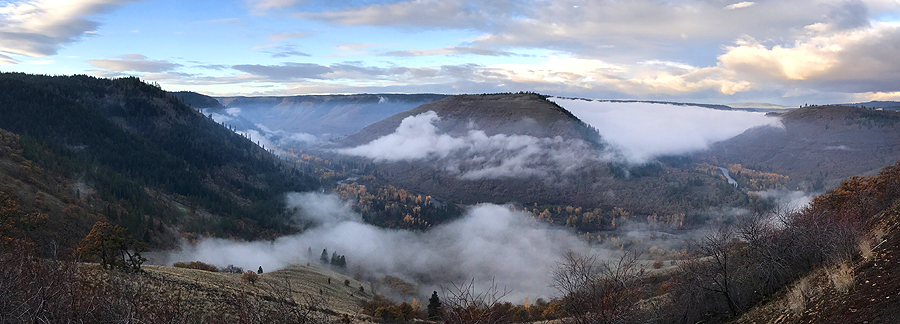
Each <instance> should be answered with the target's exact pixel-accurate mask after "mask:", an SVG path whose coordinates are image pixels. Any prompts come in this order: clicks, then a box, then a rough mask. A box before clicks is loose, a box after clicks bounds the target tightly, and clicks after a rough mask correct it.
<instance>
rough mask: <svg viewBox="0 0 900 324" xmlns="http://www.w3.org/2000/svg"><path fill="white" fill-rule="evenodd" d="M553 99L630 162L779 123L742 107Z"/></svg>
mask: <svg viewBox="0 0 900 324" xmlns="http://www.w3.org/2000/svg"><path fill="white" fill-rule="evenodd" d="M552 100H553V101H554V102H556V103H557V104H559V105H560V106H562V107H563V108H566V109H567V110H569V111H571V112H572V114H574V115H575V116H576V117H578V118H579V119H581V120H583V121H584V122H586V123H588V124H590V125H591V126H593V127H595V128H597V130H598V131H599V132H600V135H601V136H602V138H603V139H604V140H605V141H607V142H608V143H610V144H611V145H613V147H614V148H616V149H618V150H619V152H621V154H622V155H623V157H624V159H625V160H626V161H628V162H631V163H644V162H647V161H649V160H651V159H653V158H654V157H657V156H661V155H673V154H684V153H690V152H694V151H700V150H704V149H706V148H707V147H708V145H709V144H712V143H714V142H718V141H723V140H727V139H729V138H732V137H734V136H737V135H739V134H740V133H743V132H744V131H746V130H747V129H750V128H753V127H759V126H773V127H783V125H782V124H781V121H780V120H779V119H777V118H772V117H766V116H765V115H764V114H761V113H751V112H745V111H727V110H714V109H708V108H703V107H696V106H676V105H667V104H652V103H630V102H629V103H618V102H599V101H585V100H571V99H559V98H553V99H552Z"/></svg>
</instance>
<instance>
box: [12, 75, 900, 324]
mask: <svg viewBox="0 0 900 324" xmlns="http://www.w3.org/2000/svg"><path fill="white" fill-rule="evenodd" d="M0 79H2V80H0V81H3V82H4V83H2V84H0V86H2V87H5V88H4V89H8V90H9V91H5V92H4V94H5V96H6V97H5V100H6V102H14V103H16V104H15V105H10V106H7V108H6V109H5V110H3V113H4V115H2V116H0V117H2V118H0V121H2V122H3V123H2V125H0V127H2V128H3V129H4V130H5V131H3V132H0V135H2V139H3V141H4V142H3V143H4V145H5V146H4V155H3V161H5V162H4V164H3V170H4V173H3V176H4V179H5V182H4V183H5V184H4V187H3V191H2V193H3V195H4V196H3V199H4V200H3V201H4V203H5V205H4V206H5V207H4V208H6V209H5V210H7V211H8V213H7V214H9V215H15V217H11V218H10V217H8V218H6V219H7V221H6V222H5V223H4V224H5V225H4V226H5V227H3V228H4V232H3V235H4V238H5V239H6V240H7V242H10V244H12V245H9V246H10V248H8V249H13V247H14V248H15V249H22V251H31V252H28V253H34V255H39V256H41V257H44V258H48V259H52V260H56V259H65V258H67V257H68V256H70V255H71V256H74V258H75V259H76V260H78V261H79V262H89V263H86V264H91V263H90V262H98V264H99V265H98V268H97V269H96V271H107V270H104V269H120V270H108V271H120V272H121V276H124V277H121V278H125V279H121V280H124V281H123V282H126V283H132V282H138V281H134V280H147V281H142V282H145V284H147V285H152V286H154V287H168V288H159V289H161V290H160V291H165V292H166V293H165V294H177V291H179V289H182V288H174V287H182V286H183V285H187V282H191V281H193V282H195V284H197V285H202V286H203V287H207V288H203V289H204V290H202V291H208V292H209V295H196V296H195V297H192V298H198V299H197V300H204V302H209V303H213V304H217V305H221V304H222V303H226V302H224V301H223V300H227V298H251V299H252V298H261V299H259V300H261V301H260V303H263V304H259V305H264V304H265V305H269V306H260V307H263V308H259V309H256V310H248V309H246V308H238V309H234V310H233V311H228V312H223V313H222V316H225V317H223V318H232V319H233V318H240V316H243V315H240V314H244V313H241V312H249V313H255V314H268V315H266V316H282V315H283V314H289V313H279V312H281V311H280V310H279V309H281V308H279V307H287V306H284V305H289V307H294V308H289V309H294V310H296V309H303V310H312V312H311V313H306V314H319V315H321V316H322V318H328V317H329V316H337V317H341V316H343V315H341V314H347V316H350V315H351V314H350V313H347V312H351V313H352V312H353V310H354V309H357V311H356V312H357V313H355V315H353V316H354V317H353V318H354V320H359V321H378V320H388V319H390V318H400V317H408V319H413V318H425V319H428V318H429V316H431V315H427V314H426V311H427V309H426V308H427V307H424V306H422V305H421V303H422V302H423V301H425V300H430V299H433V298H434V296H432V294H433V293H434V294H436V295H435V296H437V298H438V299H440V300H442V301H443V302H444V304H443V305H444V306H442V307H444V308H443V309H442V310H440V311H439V312H438V313H434V314H432V315H434V316H437V317H434V318H444V319H447V321H451V322H454V323H456V322H466V321H464V320H460V319H459V318H466V317H467V316H475V315H472V314H473V313H470V312H476V313H478V314H482V315H479V316H501V317H502V318H506V319H507V320H508V319H509V318H510V317H508V316H513V315H510V314H514V313H515V314H519V315H515V316H518V317H516V318H518V319H517V320H514V321H518V322H530V321H540V320H562V321H569V320H586V321H588V322H593V321H597V320H600V319H601V318H598V317H595V316H601V315H597V314H601V313H596V312H593V311H588V312H582V311H576V310H573V309H570V308H566V307H575V306H576V305H581V306H579V307H588V308H589V309H597V310H599V309H607V310H608V309H609V308H608V307H612V309H615V310H614V311H613V312H612V313H602V314H607V315H602V316H620V317H621V318H630V319H637V318H641V319H642V320H645V321H650V322H653V321H657V322H665V320H664V318H666V317H658V316H654V315H652V314H651V313H646V312H644V311H643V310H642V309H641V308H637V307H634V305H638V304H639V303H642V302H648V301H654V303H658V304H654V305H655V306H653V307H654V308H653V309H655V310H654V311H655V312H659V313H666V312H668V313H669V314H680V315H679V316H685V317H687V318H693V319H703V318H708V316H713V317H712V318H716V319H726V318H734V316H736V315H737V314H736V313H737V311H738V310H746V309H749V308H751V307H752V306H753V305H755V303H757V302H758V301H759V300H760V298H762V297H760V295H758V293H757V292H760V291H763V292H765V293H766V294H770V295H771V294H775V291H777V290H778V289H780V287H783V286H784V285H786V284H788V283H790V282H791V281H792V280H795V279H796V278H798V277H799V276H802V275H803V274H804V273H807V272H809V271H814V269H819V268H816V267H818V266H819V265H822V264H825V262H826V261H828V260H836V259H839V258H845V260H852V259H846V258H849V256H852V255H857V254H858V252H852V251H851V252H847V251H849V250H848V249H850V250H852V249H858V248H859V246H860V245H859V244H861V243H859V242H870V241H871V242H875V241H874V240H875V239H874V237H876V236H878V235H881V236H884V233H883V232H882V234H871V235H875V236H871V237H870V236H868V235H869V234H865V233H868V232H866V231H867V230H866V229H865V228H866V227H864V226H869V225H864V224H868V223H867V222H875V221H876V220H879V221H880V220H884V219H892V218H891V217H894V215H895V214H891V212H888V211H889V210H890V208H894V207H896V206H895V203H894V202H895V200H896V199H897V198H896V195H895V194H896V188H897V183H898V181H900V180H898V177H897V176H896V166H891V165H890V161H897V160H900V132H898V131H897V129H898V128H897V127H896V123H897V122H898V121H900V115H898V113H897V112H893V111H890V110H884V109H871V108H864V107H856V106H840V105H834V106H809V107H801V108H797V109H792V110H779V111H776V112H769V113H763V112H756V111H746V110H739V109H730V108H729V107H725V106H720V105H693V104H685V103H677V102H670V103H666V102H658V101H654V102H633V101H612V100H590V99H566V98H561V97H552V96H547V95H543V94H537V93H531V92H520V93H496V94H469V95H432V94H424V95H399V94H393V95H387V94H373V95H368V94H366V95H333V96H298V97H219V98H213V97H209V96H204V95H201V94H197V93H190V92H176V93H169V92H165V91H162V90H161V89H160V88H158V87H156V86H154V85H150V84H146V83H143V82H141V81H140V80H137V79H134V78H124V79H114V80H110V79H101V78H92V77H85V76H73V77H47V76H32V75H24V74H3V75H2V78H0ZM27 98H44V99H41V100H45V101H29V100H28V99H27ZM73 112H76V115H75V116H76V117H72V115H71V114H73ZM14 116H15V117H14ZM20 116H25V118H19V117H20ZM348 121H353V122H348ZM884 165H888V167H885V168H882V167H884ZM853 175H866V176H871V177H868V178H863V177H851V176H853ZM848 177H849V178H848ZM858 201H866V203H856V202H858ZM847 215H850V216H847ZM810 222H813V223H815V224H817V225H816V226H812V225H811V224H813V223H810ZM885 222H886V221H885ZM879 224H881V223H879ZM872 226H874V225H872ZM879 228H881V227H879ZM815 231H818V232H815ZM880 231H887V230H886V229H880ZM881 236H878V237H879V239H881V240H884V239H883V238H880V237H881ZM790 237H796V238H797V240H791V241H785V240H786V239H787V238H790ZM111 239H116V240H118V241H117V242H121V243H118V244H119V245H116V247H115V249H118V250H115V251H119V252H116V253H119V254H111V255H113V256H114V257H109V256H104V254H102V253H99V252H95V251H102V246H103V245H102V244H100V243H97V242H106V241H105V240H111ZM805 240H806V241H805ZM812 241H816V242H819V243H816V244H818V246H819V247H817V248H815V249H812V250H810V249H806V247H808V246H810V245H811V244H812V243H811V242H812ZM879 242H880V241H879ZM885 242H886V241H885ZM145 243H146V245H145ZM867 244H868V243H867ZM875 244H877V243H875ZM777 246H786V247H791V248H787V249H776V248H775V247H777ZM145 248H149V251H147V250H146V249H145ZM98 249H99V250H98ZM764 249H765V250H764ZM8 251H11V250H8ZM126 252H127V253H126ZM4 253H7V254H4V255H10V256H13V255H27V253H22V254H9V253H8V252H4ZM721 253H725V254H727V255H730V256H732V257H733V259H732V261H728V262H732V263H728V265H729V267H731V266H736V267H739V269H743V270H740V271H739V272H736V273H731V274H732V275H734V276H736V277H734V278H733V279H729V280H734V281H733V282H731V281H729V282H727V283H728V284H729V285H732V286H733V285H741V287H746V289H743V288H742V289H736V290H734V291H733V292H731V293H728V294H725V295H723V294H721V293H719V292H717V291H718V290H716V289H719V288H721V286H713V287H711V288H710V287H708V286H706V285H707V283H708V282H709V280H712V279H715V278H720V277H719V276H722V275H724V274H723V272H722V271H725V270H727V269H722V268H716V267H715V263H710V262H708V261H707V260H710V258H715V257H717V256H718V255H720V254H721ZM116 255H129V256H130V257H122V258H120V257H115V256H116ZM16 260H20V261H21V262H24V263H16V264H30V263H28V261H27V259H16ZM787 260H790V261H787ZM20 261H17V262H20ZM767 262H775V263H777V265H778V266H779V267H782V268H779V269H783V270H780V271H783V272H778V273H768V272H765V271H766V269H771V268H772V267H773V266H774V265H773V264H771V263H767ZM847 262H850V261H847ZM10 264H12V263H10ZM142 264H143V265H144V268H143V269H144V270H136V269H141V265H142ZM754 264H756V265H764V266H759V267H756V266H751V265H754ZM151 265H152V266H151ZM173 266H174V267H173ZM245 270H247V271H245ZM91 271H94V270H91ZM823 271H824V270H823ZM828 271H831V270H828ZM835 271H837V270H835ZM120 272H115V273H120ZM128 276H138V277H134V278H144V279H127V278H131V277H128ZM141 276H144V277H141ZM254 276H255V277H254ZM760 276H766V278H768V279H766V280H762V281H761V280H757V278H759V277H760ZM165 278H168V279H165ZM312 278H317V279H312ZM579 278H580V279H579ZM73 280H74V279H73ZM117 280H119V279H117ZM167 280H168V281H167ZM332 281H333V282H332ZM166 282H168V283H166ZM262 283H265V285H263V284H262ZM86 287H88V286H86ZM104 287H105V286H104ZM216 287H218V288H216ZM225 287H231V288H225ZM707 288H709V289H707ZM79 289H81V288H79ZM84 289H95V288H84ZM96 289H99V288H96ZM103 289H107V288H103ZM109 289H111V288H109ZM129 289H130V288H129ZM223 289H225V290H223ZM246 289H252V291H254V292H253V293H252V294H255V295H243V296H245V297H237V296H241V295H229V294H233V293H234V294H241V293H239V292H241V291H244V292H247V291H248V290H246ZM86 291H88V290H86ZM90 291H91V293H94V292H97V293H102V294H106V293H108V292H98V291H94V290H90ZM222 291H228V292H222ZM704 291H705V292H704ZM165 294H163V295H159V296H168V295H165ZM216 294H218V295H216ZM581 294H587V296H590V298H587V299H578V298H580V297H578V296H581ZM687 295H692V296H699V297H698V298H701V299H704V300H707V301H709V302H708V303H699V304H690V305H692V306H690V307H689V308H679V306H678V305H679V303H674V302H671V300H672V299H670V298H685V297H684V296H687ZM202 296H206V297H202ZM213 296H220V297H213ZM222 296H225V297H222ZM227 296H232V297H227ZM253 296H256V297H253ZM259 296H265V297H259ZM602 296H607V297H608V298H611V297H609V296H618V297H616V299H615V302H614V303H613V304H604V303H600V304H597V303H595V302H594V301H596V300H604V299H603V297H602ZM767 296H769V295H767ZM313 297H315V298H313ZM429 297H431V298H429ZM724 297H728V298H733V299H732V300H731V301H730V302H728V298H725V299H723V298H724ZM123 298H124V297H123ZM159 298H162V297H159ZM221 298H226V299H221ZM290 298H294V299H293V300H294V301H293V302H292V303H293V304H290V303H287V302H283V301H284V300H291V299H290ZM298 298H305V299H302V300H305V301H302V300H301V299H298ZM311 298H312V299H311ZM146 300H147V302H148V303H155V302H151V300H155V299H153V298H149V299H146ZM191 300H194V299H191ZM252 300H257V299H252ZM298 300H301V301H300V302H298ZM722 301H725V303H724V304H723V303H721V302H722ZM197 302H198V301H196V300H194V301H187V300H185V301H184V303H185V304H178V305H191V304H194V303H197ZM268 303H273V304H268ZM417 303H418V304H417ZM226 304H227V303H226ZM412 304H417V305H418V306H415V307H413V306H410V305H412ZM154 305H155V304H154ZM240 305H254V304H252V303H243V302H242V303H240ZM279 305H281V306H279ZM402 305H407V306H402ZM466 305H469V306H466ZM473 305H474V306H473ZM470 306H471V307H470ZM147 307H150V308H147V309H155V308H152V307H156V306H152V305H151V306H147ZM173 307H174V306H173ZM177 307H182V306H177ZM184 307H188V306H184ZM241 307H244V306H241ZM248 307H249V306H248ZM254 307H255V306H254ZM357 307H359V308H357ZM416 307H418V309H419V310H417V311H410V309H415V308H416ZM472 307H474V308H472ZM265 309H268V310H265ZM316 309H329V310H330V311H331V312H334V313H333V314H331V315H329V314H328V313H327V312H325V313H322V312H321V311H319V310H316ZM358 309H362V311H359V310H358ZM401 309H405V310H401ZM529 309H533V310H529ZM732 309H733V310H735V312H734V313H730V312H731V310H732ZM389 312H400V313H389ZM404 312H405V313H404ZM532 312H533V313H532ZM148 314H149V313H148ZM154 314H155V313H154ZM278 314H282V315H278ZM290 314H295V315H291V316H299V315H296V314H297V313H290ZM385 314H395V315H385ZM396 314H406V315H402V316H401V315H396ZM416 314H418V315H416ZM422 314H425V315H422ZM485 314H494V315H485ZM710 314H714V315H710ZM319 315H316V316H319ZM148 316H149V315H148ZM154 316H156V315H154ZM284 316H287V315H284ZM397 316H400V317H397ZM272 318H275V317H272ZM278 318H281V317H278ZM290 318H294V319H295V320H296V319H297V317H290ZM434 318H432V319H434ZM602 318H606V317H602ZM332 319H334V318H332ZM507 320H503V321H501V322H505V321H507ZM509 321H513V320H509Z"/></svg>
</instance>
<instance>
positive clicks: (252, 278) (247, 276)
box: [241, 270, 259, 284]
mask: <svg viewBox="0 0 900 324" xmlns="http://www.w3.org/2000/svg"><path fill="white" fill-rule="evenodd" d="M241 280H243V281H246V282H249V283H251V284H255V283H256V281H257V280H259V274H257V273H256V272H253V270H247V272H244V274H243V275H241Z"/></svg>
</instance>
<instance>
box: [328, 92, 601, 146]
mask: <svg viewBox="0 0 900 324" xmlns="http://www.w3.org/2000/svg"><path fill="white" fill-rule="evenodd" d="M429 111H433V112H435V113H437V115H438V117H440V121H438V122H437V123H436V126H437V127H438V128H439V129H440V130H441V131H442V132H444V133H447V134H450V135H460V134H465V133H466V132H468V131H469V130H470V129H478V130H483V131H484V132H485V134H486V135H488V136H492V135H497V134H507V135H511V134H516V135H528V136H534V137H554V136H562V137H563V138H577V139H582V140H585V141H590V142H594V143H599V140H600V139H599V135H598V134H596V131H592V130H590V129H589V126H587V125H586V124H584V123H583V122H582V121H580V120H578V118H576V117H575V116H574V115H572V113H570V112H569V111H567V110H565V109H563V108H562V107H560V106H559V105H557V104H555V103H553V102H551V101H549V100H546V97H544V96H542V95H539V94H534V93H518V94H480V95H456V96H451V97H447V98H445V99H442V100H438V101H435V102H432V103H428V104H424V105H421V106H418V107H416V108H414V109H411V110H408V111H404V112H401V113H398V114H395V115H393V116H390V117H388V118H385V119H383V120H381V121H379V122H377V123H374V124H372V125H370V126H367V127H366V128H363V129H362V130H360V131H358V132H356V133H353V134H351V135H349V136H347V137H345V138H344V139H342V140H341V141H340V143H341V144H343V145H345V146H352V145H360V144H363V143H366V142H368V141H370V140H372V139H375V138H379V137H382V136H385V135H388V134H391V133H393V132H394V130H396V129H397V126H399V125H400V123H401V121H402V120H403V119H405V118H407V117H410V116H416V115H420V114H422V113H426V112H429Z"/></svg>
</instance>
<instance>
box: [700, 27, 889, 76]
mask: <svg viewBox="0 0 900 324" xmlns="http://www.w3.org/2000/svg"><path fill="white" fill-rule="evenodd" d="M809 33H810V36H808V37H806V38H804V39H801V40H798V41H796V42H795V43H793V44H790V45H784V46H782V45H773V46H771V47H770V46H766V45H764V44H762V43H761V42H759V41H757V40H756V39H754V38H752V37H745V38H742V39H740V40H738V41H737V42H735V44H734V45H733V46H729V47H727V48H726V53H725V54H722V55H720V56H719V57H718V59H719V61H720V62H721V64H722V66H723V67H724V68H727V69H729V70H732V71H734V72H736V73H737V74H738V76H739V77H743V78H747V79H749V80H752V81H753V82H756V83H772V82H779V81H790V82H792V83H790V84H793V85H794V86H803V87H806V88H814V89H820V90H829V91H840V92H885V91H895V90H896V84H897V83H898V82H900V57H898V56H896V55H892V54H889V53H897V52H900V23H882V22H878V23H874V24H873V25H872V26H870V27H864V28H856V29H850V30H835V29H831V28H830V26H829V25H819V26H813V27H812V28H810V29H809ZM798 81H802V82H798ZM798 84H799V85H798Z"/></svg>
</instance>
